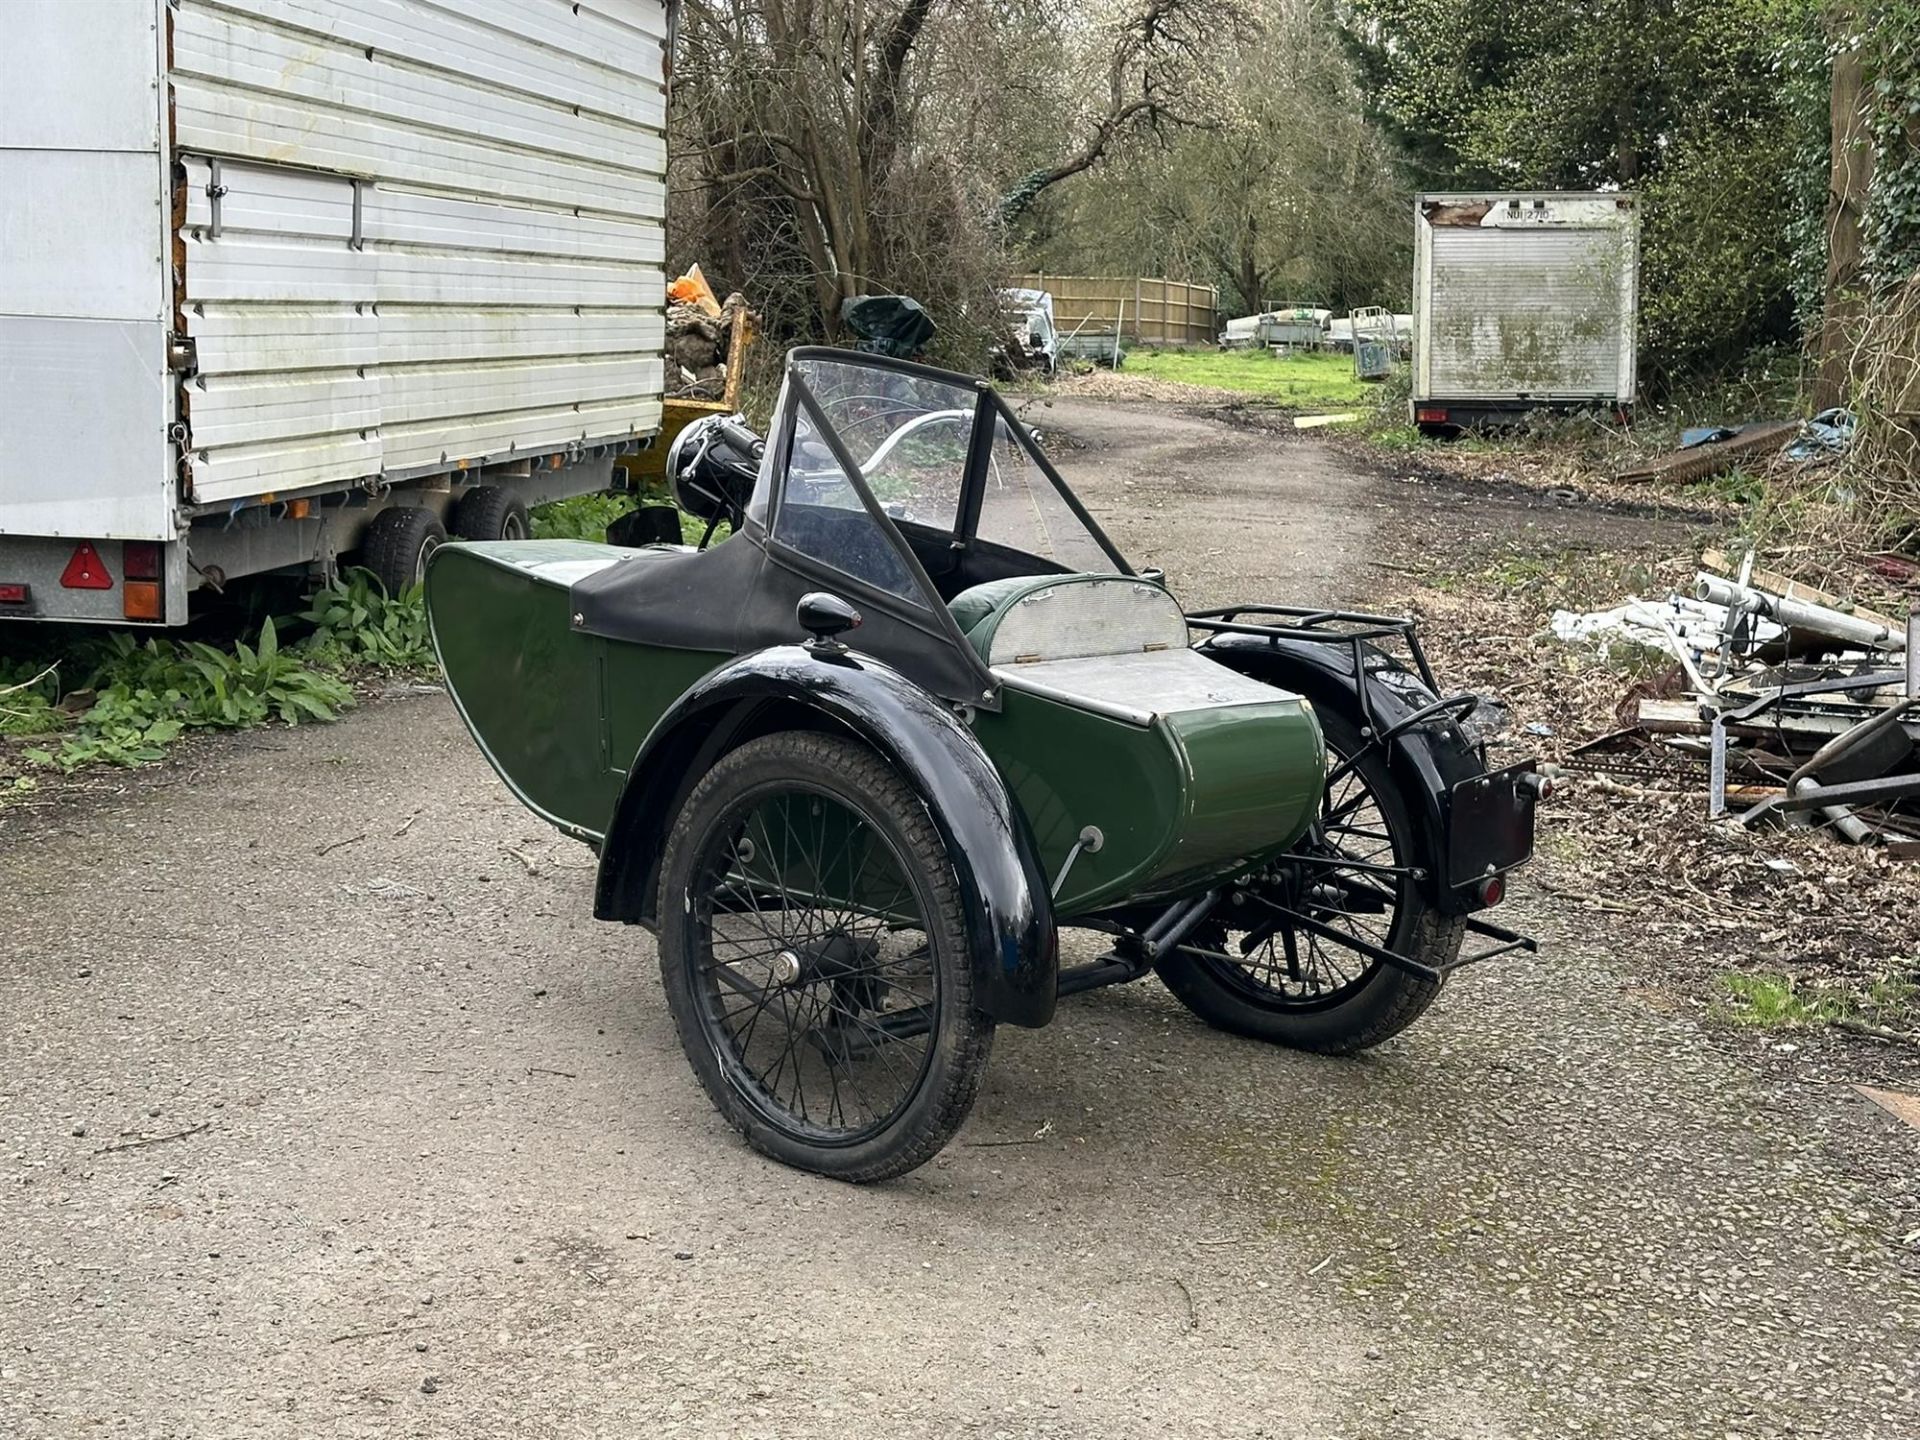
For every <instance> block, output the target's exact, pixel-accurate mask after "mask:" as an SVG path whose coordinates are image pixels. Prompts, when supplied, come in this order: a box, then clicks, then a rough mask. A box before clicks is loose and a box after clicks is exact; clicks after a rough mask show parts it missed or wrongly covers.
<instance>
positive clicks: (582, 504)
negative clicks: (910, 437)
mask: <svg viewBox="0 0 1920 1440" xmlns="http://www.w3.org/2000/svg"><path fill="white" fill-rule="evenodd" d="M876 488H877V487H876ZM640 503H642V500H641V499H639V498H636V497H635V496H632V495H623V494H610V495H576V496H574V497H573V498H572V499H571V500H556V501H554V502H553V503H552V504H551V505H536V506H535V507H534V510H533V538H534V539H536V540H592V541H595V542H596V543H599V544H604V543H606V538H607V526H609V525H611V524H612V523H613V522H614V521H616V520H618V519H619V518H620V517H621V516H622V515H625V514H627V513H628V512H630V511H632V510H633V509H635V508H636V507H637V506H638V505H639V504H640ZM646 503H650V504H656V505H657V504H659V503H660V502H659V501H658V500H651V501H647V502H646ZM706 529H707V522H706V521H704V520H700V519H696V518H695V517H694V516H692V515H689V514H687V512H686V511H684V510H682V511H681V512H680V539H681V543H682V544H686V545H698V544H699V543H700V537H701V536H702V535H703V534H705V533H706ZM732 533H733V532H732V531H731V530H730V529H729V528H728V527H727V526H726V525H725V524H722V525H721V526H720V528H719V529H718V530H716V531H714V532H713V543H714V544H716V545H717V544H719V543H720V541H722V540H724V539H725V538H726V537H727V536H728V535H730V534H732Z"/></svg>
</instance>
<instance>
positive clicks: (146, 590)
mask: <svg viewBox="0 0 1920 1440" xmlns="http://www.w3.org/2000/svg"><path fill="white" fill-rule="evenodd" d="M120 613H121V614H122V615H125V616H126V617H127V619H129V620H158V619H160V617H161V613H162V612H161V605H160V582H159V581H157V580H129V581H127V583H126V584H125V585H123V586H121V587H120Z"/></svg>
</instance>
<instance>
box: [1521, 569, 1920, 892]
mask: <svg viewBox="0 0 1920 1440" xmlns="http://www.w3.org/2000/svg"><path fill="white" fill-rule="evenodd" d="M1701 564H1702V568H1701V570H1700V573H1699V575H1698V578H1697V580H1696V582H1695V586H1694V590H1693V593H1692V594H1691V595H1686V596H1682V595H1673V596H1669V597H1668V598H1667V599H1666V600H1665V601H1661V602H1650V601H1644V600H1631V601H1629V602H1627V603H1626V604H1624V605H1621V606H1619V607H1617V608H1616V609H1613V610H1608V611H1601V612H1598V613H1595V614H1587V615H1579V614H1574V613H1572V612H1568V611H1561V612H1559V613H1558V614H1556V615H1555V616H1554V623H1553V628H1554V633H1555V634H1557V635H1558V636H1559V637H1560V638H1561V639H1563V640H1569V641H1573V640H1597V641H1599V642H1601V643H1603V644H1606V643H1610V642H1613V641H1617V640H1624V641H1627V642H1628V643H1631V644H1636V645H1642V646H1649V647H1652V648H1655V649H1658V650H1662V651H1664V652H1666V653H1667V654H1669V655H1671V656H1672V657H1673V659H1674V660H1675V661H1676V662H1677V667H1676V668H1675V669H1674V670H1672V671H1670V672H1669V676H1668V680H1667V682H1666V683H1656V684H1653V685H1645V684H1643V685H1639V686H1636V687H1634V689H1633V691H1632V692H1630V693H1629V695H1628V697H1627V700H1626V702H1625V703H1624V704H1623V706H1622V709H1621V713H1620V715H1619V719H1620V721H1621V728H1619V729H1617V730H1615V731H1613V732H1612V733H1610V734H1608V735H1604V736H1602V737H1600V738H1599V739H1597V740H1593V741H1590V742H1588V743H1587V744H1585V745H1582V746H1580V747H1579V748H1578V749H1576V750H1574V751H1573V752H1572V753H1571V755H1570V756H1569V757H1568V759H1567V768H1569V769H1575V770H1584V771H1589V772H1592V773H1595V774H1596V775H1604V776H1619V775H1622V774H1625V775H1627V776H1630V777H1632V778H1635V779H1640V780H1643V781H1648V782H1652V783H1655V784H1658V785H1662V786H1665V785H1670V784H1672V783H1674V782H1675V781H1679V782H1680V783H1682V784H1688V785H1691V784H1699V785H1703V786H1704V788H1705V790H1706V794H1707V812H1708V814H1709V815H1710V816H1712V817H1713V818H1715V819H1720V818H1721V817H1723V816H1731V815H1734V814H1738V816H1739V823H1744V824H1745V825H1748V826H1750V827H1760V826H1765V825H1790V826H1816V827H1822V828H1825V829H1827V830H1829V831H1830V832H1831V833H1833V834H1834V835H1837V836H1839V837H1841V838H1842V839H1845V840H1847V841H1850V842H1852V843H1854V844H1861V845H1880V846H1884V847H1886V849H1887V851H1888V853H1889V854H1892V855H1898V856H1903V857H1907V858H1920V611H1916V612H1915V613H1914V614H1912V615H1910V616H1908V617H1907V618H1906V619H1904V620H1901V619H1895V618H1893V617H1891V616H1887V615H1883V614H1879V613H1877V612H1875V611H1872V610H1867V609H1864V608H1862V607H1860V606H1857V605H1850V604H1848V603H1846V602H1845V601H1843V600H1841V599H1839V598H1838V597H1835V596H1832V595H1829V594H1826V593H1824V592H1822V591H1819V590H1815V589H1813V588H1812V587H1810V586H1806V585H1801V584H1799V583H1797V582H1795V581H1792V580H1789V579H1787V578H1785V577H1784V576H1780V575H1776V574H1773V573H1771V572H1768V571H1765V570H1758V569H1755V568H1754V563H1753V557H1752V556H1751V555H1749V556H1747V557H1746V558H1745V559H1744V560H1743V561H1741V562H1740V563H1739V564H1737V565H1736V564H1734V563H1733V562H1731V561H1730V560H1729V558H1728V557H1727V556H1725V555H1723V554H1720V553H1719V552H1715V551H1709V552H1708V553H1707V554H1706V555H1705V556H1704V557H1703V558H1702V562H1701Z"/></svg>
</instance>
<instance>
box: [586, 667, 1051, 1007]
mask: <svg viewBox="0 0 1920 1440" xmlns="http://www.w3.org/2000/svg"><path fill="white" fill-rule="evenodd" d="M792 729H812V730H828V731H837V732H840V733H851V734H852V735H853V736H855V737H856V738H858V739H859V740H861V741H863V742H864V743H866V744H867V745H870V746H871V747H872V748H873V749H874V750H875V751H877V752H878V753H879V754H881V755H882V756H884V757H885V758H886V760H887V761H888V762H889V763H890V764H892V765H893V766H894V767H895V768H896V769H897V770H899V772H900V773H901V775H902V776H904V777H905V778H906V780H907V782H908V783H909V784H910V785H911V786H912V787H913V788H914V790H915V791H916V792H917V793H918V794H919V796H920V798H921V799H922V800H923V801H924V802H925V803H926V806H927V811H928V813H929V814H930V815H931V816H932V818H933V822H934V824H935V826H936V827H937V828H938V829H939V832H940V836H941V839H942V840H943V841H944V842H945V844H946V850H947V855H948V858H949V859H950V861H951V862H952V865H953V873H954V878H955V880H956V881H957V883H958V887H959V893H960V901H961V906H962V908H963V910H964V912H965V917H966V931H967V942H968V948H969V950H970V952H971V954H972V956H973V965H974V996H973V1000H974V1004H975V1005H977V1006H978V1007H979V1008H980V1009H982V1010H984V1011H985V1012H986V1013H987V1014H989V1015H991V1016H993V1017H994V1018H995V1019H996V1020H1001V1021H1004V1022H1006V1023H1008V1024H1013V1025H1028V1026H1038V1025H1044V1024H1046V1023H1047V1021H1048V1020H1050V1019H1052V1017H1053V1008H1054V999H1055V995H1056V992H1057V988H1058V976H1059V956H1058V947H1057V939H1056V935H1055V930H1054V919H1053V906H1052V902H1051V899H1050V892H1049V890H1048V886H1047V881H1046V876H1045V873H1044V872H1043V871H1042V869H1041V867H1040V862H1039V858H1038V855H1037V852H1036V850H1035V846H1034V842H1033V836H1032V834H1031V832H1030V831H1029V829H1028V826H1027V822H1026V818H1025V816H1024V815H1022V814H1021V812H1020V809H1019V807H1018V806H1017V805H1016V804H1015V803H1014V799H1013V795H1012V792H1011V791H1009V790H1008V788H1007V785H1006V782H1005V781H1004V780H1002V779H1001V777H1000V772H999V771H998V770H996V769H995V768H994V765H993V762H992V761H991V760H990V759H988V758H987V753H986V751H984V750H983V749H981V748H980V743H979V741H978V740H976V739H975V738H974V736H973V733H972V732H971V731H970V730H968V729H967V727H966V726H965V725H963V724H961V723H960V721H959V719H958V718H957V717H956V716H955V714H954V713H953V711H952V710H951V709H950V708H949V707H948V706H946V705H945V704H943V703H941V702H940V701H939V700H937V699H935V698H934V697H933V696H931V695H929V694H928V693H927V692H926V691H924V690H922V689H921V688H920V687H919V686H917V685H915V684H914V683H913V682H912V681H910V680H908V679H907V678H906V677H905V676H903V675H901V674H900V673H899V672H898V671H896V670H893V669H890V668H889V667H887V666H886V665H883V664H881V663H880V662H879V661H877V660H874V659H872V658H870V657H868V656H865V655H861V654H858V653H856V652H852V651H842V652H840V653H838V654H833V653H831V652H817V651H814V650H812V649H809V648H808V647H806V646H803V645H779V646H774V647H772V648H770V649H766V650H759V651H755V652H753V653H751V654H748V655H743V656H741V657H740V658H738V659H736V660H732V661H729V662H728V663H727V664H725V665H722V666H720V667H719V668H718V669H717V670H714V671H713V672H711V673H710V674H708V675H707V676H705V677H704V678H703V679H701V680H700V681H699V682H698V683H697V684H695V685H694V686H693V688H692V689H690V690H688V691H687V692H686V694H684V695H682V696H681V697H680V699H679V700H678V701H677V702H676V703H675V704H674V705H673V707H672V708H671V709H669V710H668V711H667V712H666V714H664V715H663V716H661V717H660V720H659V721H658V722H657V723H656V724H655V725H654V727H653V729H652V731H651V732H650V733H649V734H648V735H647V738H646V740H645V741H643V742H642V744H641V746H640V752H639V754H638V755H636V756H635V757H634V760H633V764H632V766H631V767H630V768H629V769H628V771H627V780H626V784H625V786H624V787H623V789H622V791H621V794H620V799H619V801H618V802H617V804H616V805H615V807H614V813H613V819H612V821H611V822H610V823H609V825H608V827H607V833H606V838H605V840H604V841H603V842H602V844H601V847H600V870H599V876H598V879H597V881H596V883H595V891H594V915H595V916H596V917H597V918H599V919H602V920H624V921H630V922H637V923H640V924H646V925H655V924H656V923H657V919H658V917H657V915H656V913H655V912H656V907H657V904H658V890H659V883H660V880H659V877H660V865H661V860H662V857H663V855H664V853H665V850H666V842H667V833H668V830H669V828H670V827H671V825H672V824H673V820H674V817H675V816H676V815H678V814H679V811H680V808H681V806H682V804H683V803H684V802H685V800H686V797H687V795H688V793H689V792H690V791H691V790H692V789H693V786H694V785H695V784H696V783H697V782H698V781H699V779H700V777H701V776H702V775H704V774H706V772H707V771H708V770H709V769H710V768H712V766H713V764H714V762H715V761H717V760H718V759H719V758H720V757H721V756H722V755H724V754H725V753H726V752H727V751H729V750H731V749H733V748H734V747H735V746H738V745H740V744H743V743H745V742H746V741H748V740H751V739H754V738H756V737H758V736H761V735H766V734H770V733H772V732H774V731H778V730H792Z"/></svg>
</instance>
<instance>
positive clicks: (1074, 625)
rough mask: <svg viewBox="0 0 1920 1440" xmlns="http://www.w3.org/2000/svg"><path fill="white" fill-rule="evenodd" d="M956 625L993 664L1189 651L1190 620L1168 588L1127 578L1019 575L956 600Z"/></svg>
mask: <svg viewBox="0 0 1920 1440" xmlns="http://www.w3.org/2000/svg"><path fill="white" fill-rule="evenodd" d="M948 609H949V610H951V611H952V612H953V618H954V623H956V624H957V625H958V626H959V627H960V630H961V633H962V634H964V635H965V636H966V637H967V641H968V643H969V644H971V645H972V646H973V648H974V650H975V651H976V652H977V653H978V654H979V656H980V658H981V659H982V660H984V661H986V662H987V664H989V665H1021V664H1031V663H1034V662H1036V661H1041V660H1077V659H1085V658H1087V657H1089V656H1096V655H1135V654H1139V653H1140V652H1142V651H1150V650H1170V649H1180V650H1184V649H1185V648H1186V647H1187V643H1188V635H1187V621H1186V617H1185V616H1184V615H1183V614H1181V613H1180V606H1179V603H1178V602H1177V601H1176V600H1175V599H1174V598H1173V596H1171V595H1169V594H1168V593H1167V592H1166V591H1165V590H1164V589H1163V588H1161V587H1160V586H1158V585H1155V584H1153V583H1151V582H1149V581H1146V580H1140V579H1137V578H1135V577H1133V576H1130V575H1021V576H1015V577H1011V578H1009V579H1005V580H990V581H988V582H987V583H986V584H984V585H975V586H974V587H973V588H972V589H969V590H963V591H961V592H960V593H959V594H958V595H956V596H954V598H953V600H952V601H951V602H950V603H949V605H948Z"/></svg>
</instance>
